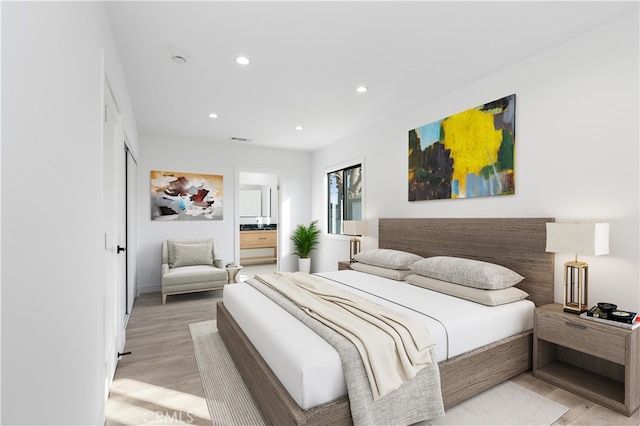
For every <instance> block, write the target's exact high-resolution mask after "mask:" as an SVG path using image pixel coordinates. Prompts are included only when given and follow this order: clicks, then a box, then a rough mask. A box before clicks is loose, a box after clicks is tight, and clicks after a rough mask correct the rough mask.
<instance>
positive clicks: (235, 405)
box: [189, 321, 265, 426]
mask: <svg viewBox="0 0 640 426" xmlns="http://www.w3.org/2000/svg"><path fill="white" fill-rule="evenodd" d="M189 331H191V338H192V339H193V352H194V353H195V356H196V363H197V364H198V371H200V378H201V380H202V387H203V388H204V395H205V399H206V400H207V407H209V413H210V414H211V421H212V423H213V424H214V425H216V426H218V425H243V426H245V425H246V426H249V425H264V424H265V422H264V420H263V419H262V415H261V414H260V412H259V411H258V409H257V408H256V405H255V403H254V402H253V398H252V397H251V394H250V393H249V391H248V390H247V387H246V386H245V384H244V381H243V380H242V377H240V374H239V373H238V370H236V366H235V365H234V364H233V360H232V359H231V356H230V355H229V352H227V348H226V347H225V346H224V343H223V342H222V339H221V338H220V335H219V334H218V329H217V328H216V322H215V321H203V322H198V323H195V324H189Z"/></svg>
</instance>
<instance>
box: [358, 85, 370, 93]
mask: <svg viewBox="0 0 640 426" xmlns="http://www.w3.org/2000/svg"><path fill="white" fill-rule="evenodd" d="M367 90H369V89H367V87H366V86H358V87H357V88H356V92H358V93H364V92H366V91H367Z"/></svg>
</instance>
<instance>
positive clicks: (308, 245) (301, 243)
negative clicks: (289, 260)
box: [290, 220, 321, 258]
mask: <svg viewBox="0 0 640 426" xmlns="http://www.w3.org/2000/svg"><path fill="white" fill-rule="evenodd" d="M320 232H321V231H320V228H318V221H317V220H314V221H313V222H311V223H310V224H309V226H305V225H302V224H300V225H298V226H296V229H295V230H294V231H293V234H291V237H290V239H291V241H292V242H293V248H294V250H293V254H296V255H298V256H300V257H301V258H307V257H310V256H311V251H312V250H314V249H315V248H316V247H317V246H318V244H319V243H320Z"/></svg>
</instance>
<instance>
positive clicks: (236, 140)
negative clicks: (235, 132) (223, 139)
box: [231, 136, 253, 142]
mask: <svg viewBox="0 0 640 426" xmlns="http://www.w3.org/2000/svg"><path fill="white" fill-rule="evenodd" d="M231 140H232V141H234V142H251V141H252V140H253V139H249V138H239V137H236V136H234V137H232V138H231Z"/></svg>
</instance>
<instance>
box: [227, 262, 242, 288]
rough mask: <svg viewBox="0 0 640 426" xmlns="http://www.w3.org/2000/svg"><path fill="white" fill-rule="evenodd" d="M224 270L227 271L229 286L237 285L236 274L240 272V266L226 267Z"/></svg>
mask: <svg viewBox="0 0 640 426" xmlns="http://www.w3.org/2000/svg"><path fill="white" fill-rule="evenodd" d="M224 269H226V270H227V275H228V276H229V284H233V283H237V282H238V281H236V276H237V275H238V272H240V269H242V266H241V265H235V266H227V267H225V268H224Z"/></svg>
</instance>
